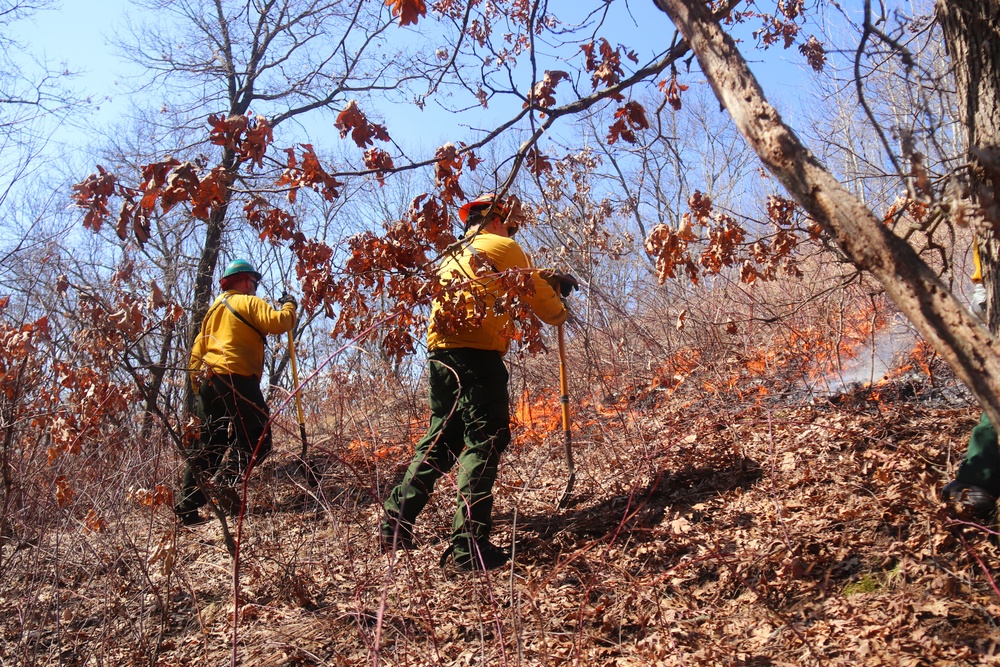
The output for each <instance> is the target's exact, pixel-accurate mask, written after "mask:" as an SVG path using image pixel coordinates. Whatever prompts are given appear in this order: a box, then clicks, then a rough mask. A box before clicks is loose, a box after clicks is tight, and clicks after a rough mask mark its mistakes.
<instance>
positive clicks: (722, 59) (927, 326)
mask: <svg viewBox="0 0 1000 667" xmlns="http://www.w3.org/2000/svg"><path fill="white" fill-rule="evenodd" d="M654 1H655V2H656V4H657V6H658V7H659V8H660V9H662V10H663V11H664V12H666V13H667V14H668V15H669V16H670V19H671V20H672V21H673V22H674V24H675V25H676V26H677V28H678V29H679V30H680V31H681V33H682V34H683V36H684V37H685V39H686V40H687V41H688V44H689V45H690V46H691V50H692V51H694V53H695V55H696V56H697V58H698V63H699V65H700V66H701V70H702V72H703V73H704V74H705V76H706V77H707V78H708V81H709V83H710V84H711V85H712V89H713V90H714V91H715V95H716V97H717V98H718V99H719V101H720V102H721V103H722V105H723V106H724V107H726V109H727V110H728V111H729V113H730V115H731V116H732V118H733V120H734V121H735V123H736V126H737V127H738V128H739V130H740V132H741V133H742V134H743V136H744V137H746V139H747V141H748V142H749V143H750V145H751V146H752V147H753V149H754V150H755V151H756V152H757V155H758V156H759V157H760V159H761V161H762V162H763V163H764V165H765V166H766V167H767V168H768V169H769V170H770V171H771V173H772V174H774V176H775V177H776V178H777V179H778V180H779V181H780V182H781V183H782V185H784V186H785V188H786V189H787V190H788V192H789V193H790V194H791V195H792V196H793V197H794V198H795V200H796V202H798V204H799V205H800V206H802V208H803V209H805V210H806V212H808V213H809V215H810V216H812V217H813V218H814V219H815V220H816V221H817V222H818V223H819V224H820V225H821V226H822V227H823V229H824V230H825V231H826V233H827V234H829V235H830V237H831V238H832V239H833V240H834V241H835V242H836V243H837V245H838V247H839V248H840V249H841V250H842V251H843V252H844V254H845V255H846V256H847V257H848V258H849V259H850V260H851V261H852V262H853V263H854V264H855V265H856V266H857V267H858V268H861V269H864V270H866V271H869V272H870V273H871V274H872V275H873V276H875V278H876V279H877V280H878V281H879V282H881V283H882V285H883V286H884V287H885V290H886V293H887V294H888V295H889V297H890V298H891V299H892V300H893V301H894V302H895V303H896V305H897V306H898V307H899V309H900V311H902V312H903V314H904V315H906V317H908V318H909V319H910V321H911V322H913V324H914V326H915V327H916V328H917V330H918V331H919V332H920V334H921V335H922V336H923V337H924V339H925V340H926V341H927V342H928V343H929V344H930V345H931V346H932V347H933V348H934V350H935V351H936V352H937V353H938V354H940V355H941V357H942V358H943V359H944V360H945V361H946V362H947V363H948V364H949V365H950V366H951V367H952V368H953V369H954V370H955V373H956V374H957V375H958V377H959V378H960V379H961V380H962V381H963V382H965V384H966V385H968V386H969V388H970V389H971V390H972V392H973V394H975V396H976V398H978V399H979V401H980V403H981V404H982V406H983V409H984V410H985V411H986V413H987V414H988V415H989V416H990V418H991V419H992V420H993V422H994V423H1000V345H998V344H997V342H996V341H995V340H994V339H993V337H992V336H990V334H989V332H988V331H987V330H986V329H985V328H984V327H983V326H982V325H980V324H979V323H978V322H977V321H976V319H975V318H974V317H973V316H972V314H971V313H969V311H968V310H966V308H965V306H964V305H962V304H961V303H960V302H959V301H958V300H957V299H956V298H955V297H954V296H952V294H951V292H950V291H949V290H948V288H947V286H946V285H945V284H944V283H943V282H942V281H941V280H940V278H939V277H938V276H937V275H936V274H935V273H934V271H932V270H931V269H930V267H928V266H927V265H926V264H925V263H924V262H923V260H921V259H920V258H919V257H918V256H917V254H916V253H915V252H914V251H913V249H912V248H911V247H910V246H909V245H907V244H906V243H905V242H903V241H902V240H900V239H899V238H898V237H896V236H895V235H894V234H892V232H891V231H889V229H888V228H887V227H886V226H885V225H884V224H883V223H882V221H881V220H879V219H878V218H877V217H876V216H875V215H874V214H873V213H872V212H871V211H869V210H868V209H867V208H866V207H865V206H864V204H862V203H861V202H860V201H858V199H857V198H856V197H854V196H853V195H852V194H851V193H850V192H848V191H847V189H846V188H845V187H844V186H843V185H842V184H841V183H839V182H838V181H837V180H836V179H835V178H834V177H833V176H832V175H831V174H830V173H829V172H828V171H827V170H826V169H825V168H824V167H823V166H822V165H821V164H820V163H819V161H818V160H816V158H815V157H814V156H813V155H812V154H811V153H810V152H809V151H808V150H807V149H806V147H805V146H803V145H802V143H801V142H800V141H799V139H798V137H797V136H796V135H795V133H794V132H793V131H792V130H791V128H789V127H788V126H787V125H785V123H784V121H782V119H781V117H780V116H779V115H778V113H777V111H775V109H774V108H773V107H772V106H771V105H770V104H768V103H767V100H766V99H765V98H764V94H763V91H762V90H761V88H760V85H759V84H758V83H757V80H756V79H755V78H754V76H753V74H752V73H751V72H750V68H749V67H748V66H747V63H746V61H745V60H744V59H743V56H742V55H741V54H740V52H739V50H738V49H737V48H736V44H735V42H734V41H733V39H732V38H731V37H730V36H729V35H728V34H727V33H726V32H725V31H724V30H722V28H721V27H720V26H719V24H718V23H717V22H716V21H714V20H713V19H712V16H711V14H710V13H709V10H708V8H707V6H706V5H705V3H704V2H702V1H701V0H654ZM969 1H970V2H972V1H974V0H969Z"/></svg>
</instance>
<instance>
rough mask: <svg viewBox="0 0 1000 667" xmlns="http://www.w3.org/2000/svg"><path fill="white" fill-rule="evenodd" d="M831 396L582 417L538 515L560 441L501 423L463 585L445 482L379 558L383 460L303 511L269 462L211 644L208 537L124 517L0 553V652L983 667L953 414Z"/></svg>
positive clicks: (223, 560) (140, 512)
mask: <svg viewBox="0 0 1000 667" xmlns="http://www.w3.org/2000/svg"><path fill="white" fill-rule="evenodd" d="M855 389H856V390H855V391H854V392H853V393H848V394H843V395H840V396H837V397H834V398H833V399H832V400H831V399H825V398H824V399H806V398H802V399H801V400H797V401H793V402H791V403H790V402H789V401H788V400H787V399H783V400H782V401H778V400H777V399H769V398H766V397H764V398H761V397H758V398H757V399H755V400H752V401H750V400H744V401H739V400H736V399H735V397H734V396H733V395H726V396H721V395H711V394H703V393H695V392H691V393H689V394H687V395H684V394H683V392H675V393H674V394H670V393H669V392H664V391H659V392H657V391H655V390H653V389H649V390H648V391H645V392H642V393H641V394H637V395H635V396H632V397H630V398H623V399H620V400H619V401H618V402H617V403H616V404H614V405H602V406H594V407H589V408H585V409H583V410H581V411H580V412H578V414H577V421H578V424H579V426H578V429H577V431H576V433H575V437H576V442H577V444H576V464H577V474H578V481H577V485H576V489H575V491H574V495H573V499H572V502H571V503H570V504H569V506H568V507H567V508H565V509H563V510H556V509H555V506H554V501H555V499H556V497H557V496H558V494H559V491H560V490H561V488H562V486H563V484H564V483H565V471H564V467H563V462H562V452H561V440H560V434H559V432H558V431H557V430H552V429H551V426H552V424H549V423H545V424H544V428H541V427H537V426H529V425H521V426H520V427H519V428H518V440H517V444H515V445H514V446H513V447H512V450H511V451H510V452H508V454H507V455H506V457H505V463H504V465H503V466H502V468H501V477H500V481H499V483H498V485H497V489H496V491H497V504H496V507H497V520H496V524H497V528H496V533H495V540H494V541H495V542H497V543H501V544H504V543H505V544H507V545H513V547H514V548H515V552H516V553H515V562H514V565H513V567H510V568H505V569H502V570H499V571H496V572H492V573H490V574H489V576H482V575H474V574H468V573H460V572H458V571H457V570H454V569H451V568H449V567H446V568H443V569H442V568H440V567H439V566H438V558H439V556H440V554H441V552H442V551H443V550H444V548H445V547H446V546H447V534H448V530H449V527H450V524H451V519H450V517H451V513H452V512H453V507H454V505H453V503H454V499H453V497H452V493H451V491H450V490H449V488H448V486H447V483H448V478H445V479H444V480H442V484H441V486H440V487H439V488H438V492H437V493H436V494H435V497H434V499H433V500H432V503H431V505H430V506H429V507H428V508H427V511H426V512H425V514H424V515H422V517H421V523H420V525H419V526H418V532H417V538H418V541H419V545H418V548H417V549H415V550H414V551H413V552H411V553H405V554H402V555H401V556H400V557H399V559H397V560H395V561H392V560H390V559H389V558H387V557H386V556H383V555H381V554H380V552H379V548H378V543H377V539H376V530H375V529H376V526H377V520H378V511H379V504H378V502H377V501H376V499H377V498H380V497H381V496H382V494H383V493H384V492H385V490H386V489H387V488H388V487H389V485H391V484H392V483H394V482H395V480H396V479H397V478H398V475H399V474H400V472H401V470H402V467H403V466H404V465H405V463H406V460H405V458H406V457H405V455H403V456H398V457H394V459H393V460H387V459H384V458H382V459H380V458H377V457H374V456H364V455H362V454H357V455H355V456H353V457H352V458H350V459H346V460H345V459H341V460H337V459H332V460H331V461H329V462H328V469H327V470H326V471H325V474H324V477H323V483H322V485H321V488H320V490H319V492H318V494H316V495H312V494H311V493H310V490H309V489H308V487H307V486H305V485H304V484H303V483H302V481H301V475H300V474H299V473H298V472H297V470H296V466H295V461H294V460H293V459H292V457H291V455H290V452H292V451H294V449H295V443H294V442H288V443H285V444H284V446H282V447H279V451H278V453H277V454H276V456H275V457H274V459H273V460H272V461H269V462H268V464H267V465H266V466H265V468H266V469H265V470H263V471H262V472H261V474H260V476H259V477H255V479H254V480H253V481H252V482H251V484H250V493H249V496H248V507H247V512H246V514H245V516H244V517H243V520H242V523H241V524H240V525H239V526H235V525H233V526H232V528H233V531H234V534H237V531H239V532H238V535H239V537H240V551H239V572H238V575H239V576H238V581H239V585H240V596H241V597H240V599H241V603H240V616H239V618H240V620H239V623H238V625H237V627H236V628H235V629H234V627H233V621H232V618H233V609H234V604H233V600H234V594H233V582H234V579H233V576H232V571H233V568H232V560H231V559H230V557H229V555H228V554H227V552H226V550H225V548H224V546H223V544H222V540H221V532H220V527H219V525H218V523H217V522H215V521H212V522H210V523H208V524H206V525H204V526H201V527H197V528H195V529H180V528H178V527H176V526H175V524H174V521H173V518H172V516H171V514H170V512H169V509H168V506H167V505H165V504H158V503H149V502H147V504H146V505H144V504H142V503H140V502H132V503H131V504H126V506H125V507H123V508H121V514H120V515H119V516H118V517H117V518H116V519H115V520H114V521H112V522H110V524H111V525H110V526H107V527H105V528H103V529H101V530H94V529H91V530H88V529H87V527H86V526H85V525H83V523H82V522H79V521H77V522H67V523H65V524H64V525H63V528H62V530H60V531H58V532H52V533H51V534H48V535H46V536H45V537H44V538H43V539H42V540H41V541H39V542H38V543H30V542H21V543H18V544H15V543H13V542H10V541H8V542H7V543H5V545H4V547H3V561H2V564H3V570H2V572H3V578H2V590H0V604H2V608H3V609H5V612H4V614H3V620H2V630H3V634H2V643H0V658H2V661H3V664H18V665H56V664H61V665H131V664H134V665H148V664H156V665H213V666H214V665H221V664H229V661H230V660H231V657H232V652H233V646H234V644H235V646H236V656H237V657H236V662H237V664H240V665H374V664H379V665H414V666H415V665H438V664H439V665H558V664H581V665H689V666H690V665H810V664H824V665H840V664H843V665H857V664H866V665H880V664H886V665H975V664H996V661H997V660H1000V629H998V627H997V622H996V619H998V618H1000V591H998V590H997V586H996V583H995V582H994V580H993V576H995V572H996V571H997V563H998V562H1000V561H998V551H997V547H996V544H995V542H992V541H991V539H990V535H988V534H987V531H985V530H984V529H983V528H981V527H977V526H974V525H968V524H964V523H962V522H961V520H960V519H956V518H955V517H953V516H951V515H949V514H948V513H947V512H946V511H945V510H944V508H943V507H942V506H941V505H940V503H938V502H937V501H936V500H935V492H936V489H937V488H938V487H940V485H941V484H942V483H943V481H944V480H945V478H946V477H947V476H948V474H949V473H950V472H951V470H952V469H953V466H954V465H955V463H956V459H957V457H959V456H960V455H961V453H962V451H963V449H964V443H965V440H966V438H967V434H968V432H969V430H970V429H971V427H972V426H973V425H974V424H975V423H976V420H977V419H978V411H977V410H976V409H974V408H973V407H971V406H970V405H969V404H968V401H967V400H957V401H956V400H951V402H950V403H949V402H948V401H945V400H943V399H942V393H941V389H940V387H938V388H934V387H931V386H930V385H929V384H928V383H927V382H926V381H924V382H915V381H909V382H906V383H903V382H896V383H889V384H888V385H886V386H884V387H882V388H880V389H879V390H878V391H873V390H861V389H857V388H855ZM744 398H746V395H744ZM953 398H954V397H953ZM545 419H549V417H545V418H543V419H542V421H543V422H544V421H545ZM136 497H138V496H136ZM232 523H235V522H232V521H231V524H232ZM92 528H93V527H92Z"/></svg>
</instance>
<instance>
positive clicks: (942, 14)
mask: <svg viewBox="0 0 1000 667" xmlns="http://www.w3.org/2000/svg"><path fill="white" fill-rule="evenodd" d="M935 12H936V13H937V19H938V22H939V23H940V24H941V28H942V31H943V32H944V41H945V46H946V47H947V49H948V55H949V56H950V57H951V63H952V68H953V74H954V76H955V87H956V92H957V95H956V97H957V98H958V107H959V114H960V117H961V118H962V119H963V121H964V122H963V124H962V126H963V127H964V128H965V131H966V139H967V145H968V150H969V165H970V173H969V185H970V188H969V189H970V193H971V196H972V199H973V202H974V203H976V204H978V208H979V211H978V212H979V215H977V216H976V217H975V225H976V237H977V240H978V242H979V252H980V259H981V260H982V263H983V285H984V286H986V291H987V294H988V297H987V309H986V310H987V313H988V321H989V323H990V331H992V332H994V333H996V332H997V331H1000V308H997V307H996V306H997V305H1000V299H998V298H997V297H998V296H1000V234H998V230H1000V210H998V207H1000V204H998V202H997V195H996V193H997V192H998V186H1000V3H998V2H996V0H938V2H937V4H936V6H935Z"/></svg>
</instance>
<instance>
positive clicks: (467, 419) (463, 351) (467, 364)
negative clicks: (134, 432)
mask: <svg viewBox="0 0 1000 667" xmlns="http://www.w3.org/2000/svg"><path fill="white" fill-rule="evenodd" d="M509 212H510V211H509V210H508V207H507V205H506V203H505V202H504V201H502V200H500V199H498V198H495V197H494V196H493V195H484V196H482V197H480V198H478V199H476V200H475V201H472V202H469V203H467V204H465V205H464V206H463V207H462V208H461V210H460V211H459V218H460V219H461V220H462V221H463V222H464V223H465V242H464V243H463V246H462V249H461V250H460V251H458V252H456V253H454V254H451V255H449V256H447V257H446V259H445V260H444V261H443V263H442V265H441V269H440V276H441V281H442V283H443V284H444V283H447V282H449V281H450V280H453V279H456V278H457V279H458V280H466V281H469V287H467V288H466V290H465V292H466V295H467V296H468V297H469V298H468V299H467V300H466V301H467V302H468V303H469V306H468V307H467V311H466V314H467V317H466V319H465V320H462V321H460V322H458V323H457V325H455V326H451V327H449V330H448V331H447V332H445V331H441V330H439V328H438V327H437V326H435V319H434V313H437V312H438V311H439V310H440V309H441V304H440V303H438V302H435V303H434V305H433V307H432V308H433V312H432V317H431V325H430V327H429V330H428V334H427V349H428V352H429V354H428V360H429V361H428V363H429V382H430V408H431V416H430V427H429V429H428V431H427V434H426V435H425V436H424V437H423V438H422V439H421V440H420V442H419V443H418V444H417V447H416V452H415V454H414V457H413V461H412V462H411V463H410V466H409V468H408V469H407V471H406V474H405V476H404V477H403V480H402V482H400V484H399V485H398V486H397V487H396V488H394V489H393V490H392V492H391V493H390V494H389V497H388V498H387V499H386V501H385V516H384V519H383V522H382V526H381V535H380V537H381V542H382V548H383V550H385V551H386V552H390V551H392V550H395V549H396V548H399V547H402V548H410V547H411V546H412V539H413V524H414V522H415V521H416V519H417V515H418V514H420V511H421V510H422V509H423V508H424V506H425V505H426V504H427V501H428V500H429V498H430V494H431V492H432V491H433V489H434V483H435V482H436V481H437V480H438V479H439V478H440V477H441V476H442V475H443V474H445V473H447V472H448V471H449V470H450V469H451V468H452V466H453V465H454V464H456V463H457V464H458V470H457V474H456V477H455V483H456V486H457V487H458V507H457V509H456V512H455V519H454V522H453V524H452V536H451V547H449V549H448V550H447V551H446V552H445V554H444V556H442V559H441V562H442V564H443V563H444V562H445V559H446V558H447V556H448V554H449V553H451V554H452V555H453V557H454V559H455V562H456V563H457V564H458V566H459V567H461V568H463V569H469V570H472V569H493V568H496V567H500V566H502V565H503V564H504V563H506V562H507V561H508V560H509V559H510V557H509V555H508V554H507V553H506V552H505V551H504V550H502V549H500V548H498V547H496V546H494V545H493V544H491V543H490V541H489V537H490V531H491V529H492V525H493V523H492V513H493V483H494V481H495V480H496V477H497V466H498V463H499V461H500V455H501V454H502V453H503V452H504V450H505V449H506V448H507V445H508V444H509V443H510V438H511V434H510V412H509V405H508V403H509V399H508V393H507V379H508V376H507V369H506V367H505V366H504V362H503V356H504V354H505V353H506V352H507V348H508V347H509V346H510V339H509V337H508V336H509V331H510V324H511V322H510V316H509V314H507V313H506V312H499V313H498V312H496V310H495V309H494V308H493V304H494V302H495V301H496V298H497V296H498V291H499V289H500V285H499V283H498V281H497V280H495V279H493V278H492V277H491V276H492V275H495V274H499V273H503V272H505V271H510V270H518V269H523V270H528V271H531V272H532V279H533V282H534V294H533V295H532V296H529V297H527V298H526V300H527V303H528V305H529V306H530V307H531V309H532V310H533V311H534V313H535V314H536V315H537V316H538V317H539V319H541V320H542V321H543V322H545V323H546V324H551V325H559V324H561V323H562V322H563V321H564V320H565V319H566V315H567V313H566V308H565V306H564V305H563V303H562V301H561V300H560V298H559V294H558V293H557V292H556V291H555V289H554V287H555V288H559V289H561V290H562V291H564V293H565V294H568V293H569V291H570V290H571V289H574V288H575V287H576V286H577V285H576V281H575V280H574V279H573V278H572V276H569V275H565V274H551V276H554V278H553V277H551V276H550V277H549V278H548V279H547V278H546V277H544V276H543V275H542V273H541V272H539V271H538V270H536V269H532V267H531V262H530V260H529V259H528V256H527V255H526V254H525V253H524V250H522V249H521V246H520V245H518V243H517V242H516V241H514V239H513V238H512V237H513V236H514V233H515V232H516V231H517V227H516V225H515V224H514V223H513V222H512V221H511V219H510V218H509ZM475 301H480V302H481V303H484V304H485V312H479V313H477V312H476V308H475V306H474V302H475Z"/></svg>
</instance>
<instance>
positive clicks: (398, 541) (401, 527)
mask: <svg viewBox="0 0 1000 667" xmlns="http://www.w3.org/2000/svg"><path fill="white" fill-rule="evenodd" d="M379 546H380V547H381V549H382V553H384V554H391V553H393V552H394V551H396V550H398V549H403V550H405V551H410V550H411V549H413V524H409V523H405V522H403V521H399V520H397V519H395V518H392V517H386V519H385V521H383V522H382V527H381V528H380V529H379Z"/></svg>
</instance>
